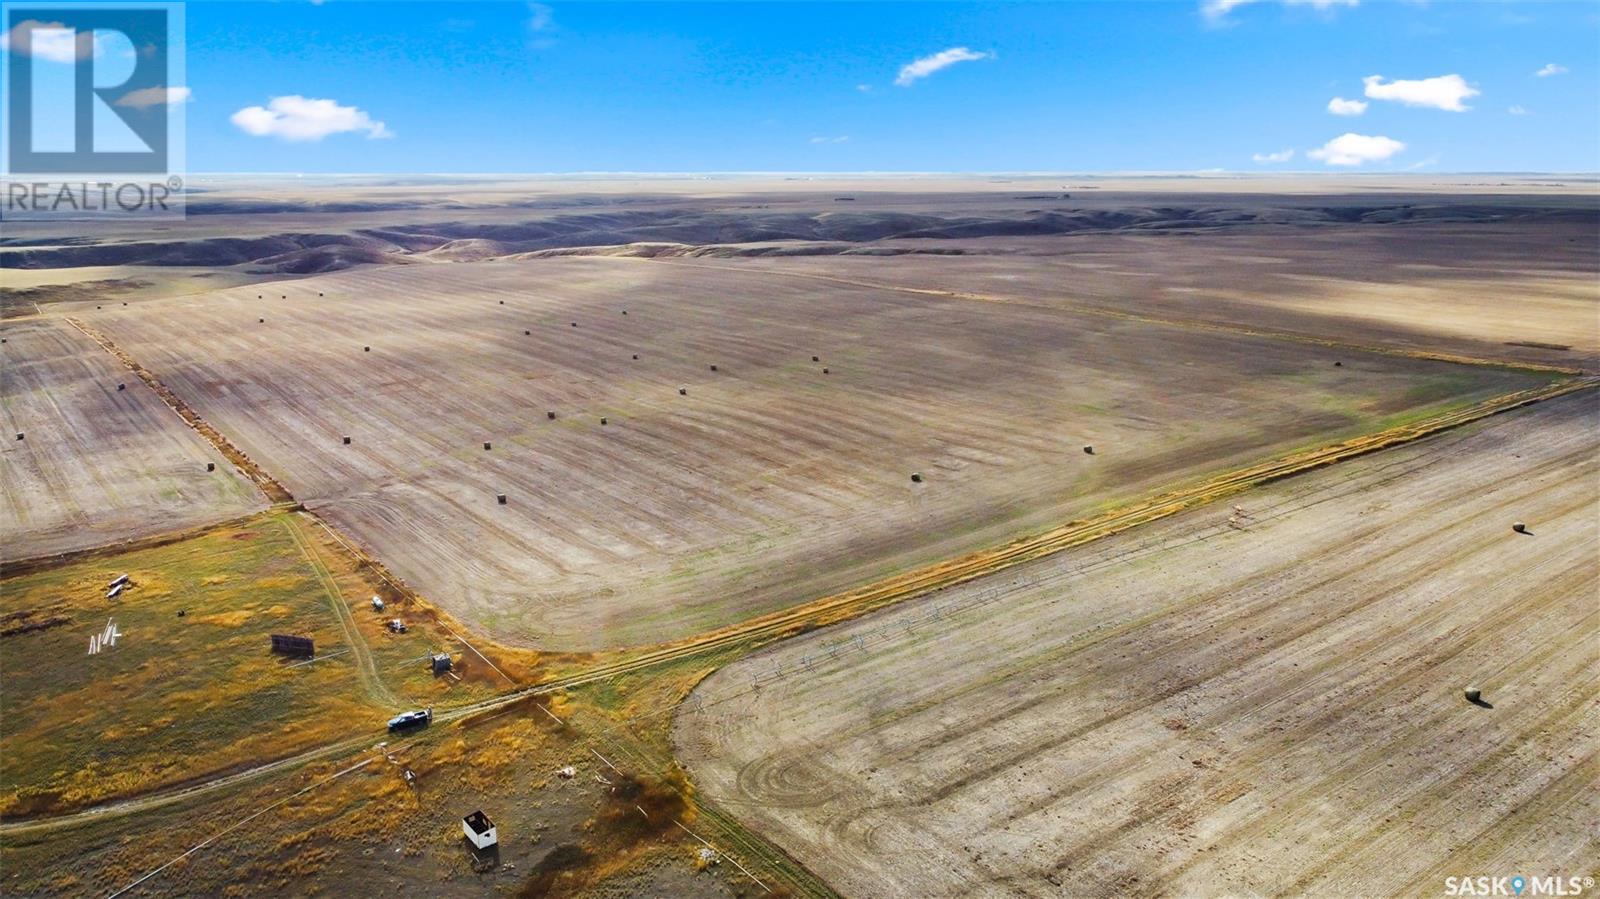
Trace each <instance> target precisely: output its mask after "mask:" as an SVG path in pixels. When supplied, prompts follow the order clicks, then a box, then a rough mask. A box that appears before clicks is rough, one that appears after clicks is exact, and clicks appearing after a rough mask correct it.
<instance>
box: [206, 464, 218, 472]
mask: <svg viewBox="0 0 1600 899" xmlns="http://www.w3.org/2000/svg"><path fill="white" fill-rule="evenodd" d="M216 470H217V463H215V462H207V463H206V471H216Z"/></svg>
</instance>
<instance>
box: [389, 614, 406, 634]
mask: <svg viewBox="0 0 1600 899" xmlns="http://www.w3.org/2000/svg"><path fill="white" fill-rule="evenodd" d="M384 626H385V627H387V628H388V629H389V632H390V633H394V634H403V633H405V632H406V623H405V622H404V621H401V620H400V619H398V618H390V619H389V623H388V624H386V625H384Z"/></svg>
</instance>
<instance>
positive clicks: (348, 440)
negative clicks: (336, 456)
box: [344, 435, 350, 446]
mask: <svg viewBox="0 0 1600 899" xmlns="http://www.w3.org/2000/svg"><path fill="white" fill-rule="evenodd" d="M344 445H345V446H349V445H350V437H349V435H346V436H345V438H344Z"/></svg>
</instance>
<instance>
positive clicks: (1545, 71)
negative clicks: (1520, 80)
mask: <svg viewBox="0 0 1600 899" xmlns="http://www.w3.org/2000/svg"><path fill="white" fill-rule="evenodd" d="M1533 74H1534V75H1536V76H1538V77H1540V78H1549V77H1550V76H1551V75H1565V74H1567V67H1566V66H1560V65H1556V64H1555V63H1553V62H1547V63H1545V64H1544V68H1542V69H1540V70H1539V71H1537V72H1534V73H1533Z"/></svg>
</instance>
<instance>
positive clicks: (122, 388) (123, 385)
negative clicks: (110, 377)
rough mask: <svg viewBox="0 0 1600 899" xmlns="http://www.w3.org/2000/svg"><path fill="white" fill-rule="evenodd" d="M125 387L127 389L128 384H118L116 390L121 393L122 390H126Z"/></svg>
mask: <svg viewBox="0 0 1600 899" xmlns="http://www.w3.org/2000/svg"><path fill="white" fill-rule="evenodd" d="M127 389H128V385H126V384H118V385H117V392H118V393H121V392H122V391H124V390H127Z"/></svg>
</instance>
